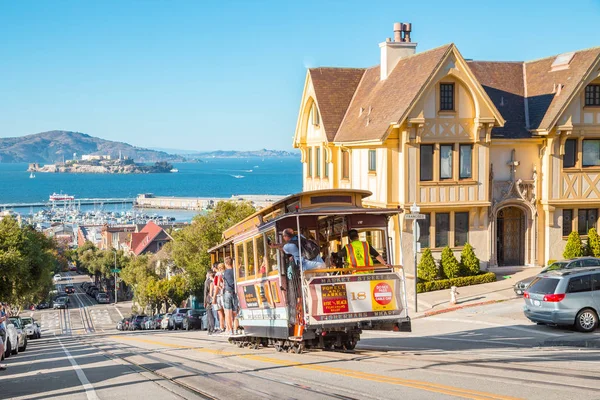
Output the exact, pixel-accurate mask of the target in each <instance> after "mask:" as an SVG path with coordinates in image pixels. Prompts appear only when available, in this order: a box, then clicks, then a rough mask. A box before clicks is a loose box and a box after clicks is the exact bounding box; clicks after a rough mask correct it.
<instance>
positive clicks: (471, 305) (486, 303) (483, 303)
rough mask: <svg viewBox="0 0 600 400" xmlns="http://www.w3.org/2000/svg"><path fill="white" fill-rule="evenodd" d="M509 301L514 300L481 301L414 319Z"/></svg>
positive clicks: (424, 314) (433, 311)
mask: <svg viewBox="0 0 600 400" xmlns="http://www.w3.org/2000/svg"><path fill="white" fill-rule="evenodd" d="M508 300H512V299H499V300H486V301H480V302H478V303H471V304H465V305H459V306H454V307H447V308H442V309H439V310H432V311H425V312H424V313H423V314H421V315H417V316H415V317H414V318H413V319H419V318H425V317H432V316H434V315H438V314H445V313H449V312H452V311H457V310H462V309H463V308H471V307H479V306H485V305H488V304H495V303H502V302H504V301H508Z"/></svg>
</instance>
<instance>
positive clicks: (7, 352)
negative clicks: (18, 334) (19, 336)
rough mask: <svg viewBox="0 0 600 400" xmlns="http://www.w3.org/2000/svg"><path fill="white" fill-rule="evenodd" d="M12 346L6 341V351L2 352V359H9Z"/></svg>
mask: <svg viewBox="0 0 600 400" xmlns="http://www.w3.org/2000/svg"><path fill="white" fill-rule="evenodd" d="M11 347H12V346H11V345H10V340H7V341H6V349H5V350H4V358H8V357H10V355H11V354H12V348H11Z"/></svg>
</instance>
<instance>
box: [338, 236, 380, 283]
mask: <svg viewBox="0 0 600 400" xmlns="http://www.w3.org/2000/svg"><path fill="white" fill-rule="evenodd" d="M348 239H349V241H350V243H348V244H347V245H345V246H344V247H343V248H342V249H341V250H340V251H339V252H338V257H340V258H341V259H342V260H346V265H347V266H348V267H351V268H356V267H371V266H373V265H374V263H373V259H375V260H377V261H379V263H381V264H383V265H385V266H387V267H390V265H389V264H388V263H387V262H385V260H384V259H383V257H382V256H381V254H379V253H378V252H377V250H375V249H374V248H373V246H371V245H370V244H369V243H367V242H366V241H364V242H363V241H361V240H360V239H359V236H358V231H357V230H356V229H350V230H349V231H348ZM369 272H373V270H366V271H359V272H358V273H363V274H366V273H369Z"/></svg>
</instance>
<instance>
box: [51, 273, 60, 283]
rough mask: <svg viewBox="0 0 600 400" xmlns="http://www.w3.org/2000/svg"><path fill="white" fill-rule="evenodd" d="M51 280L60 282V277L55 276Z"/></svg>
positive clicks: (58, 275)
mask: <svg viewBox="0 0 600 400" xmlns="http://www.w3.org/2000/svg"><path fill="white" fill-rule="evenodd" d="M52 279H53V280H54V282H60V281H61V280H62V275H61V274H56V275H54V277H53V278H52Z"/></svg>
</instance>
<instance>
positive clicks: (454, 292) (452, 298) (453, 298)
mask: <svg viewBox="0 0 600 400" xmlns="http://www.w3.org/2000/svg"><path fill="white" fill-rule="evenodd" d="M459 294H460V293H458V291H457V290H456V286H452V287H451V288H450V304H452V305H454V304H456V296H458V295H459Z"/></svg>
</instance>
